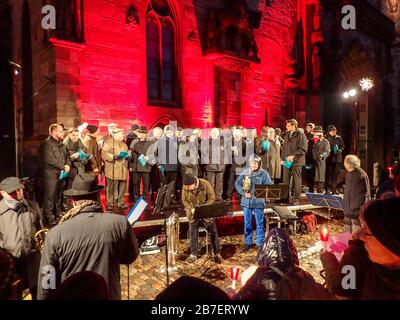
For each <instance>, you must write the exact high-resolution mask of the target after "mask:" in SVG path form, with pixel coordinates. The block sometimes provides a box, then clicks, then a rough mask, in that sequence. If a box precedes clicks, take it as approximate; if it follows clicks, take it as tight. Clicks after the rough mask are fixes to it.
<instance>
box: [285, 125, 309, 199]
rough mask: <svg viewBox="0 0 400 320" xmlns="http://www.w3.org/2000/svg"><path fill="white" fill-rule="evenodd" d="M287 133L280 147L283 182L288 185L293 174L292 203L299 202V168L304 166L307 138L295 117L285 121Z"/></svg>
mask: <svg viewBox="0 0 400 320" xmlns="http://www.w3.org/2000/svg"><path fill="white" fill-rule="evenodd" d="M286 129H287V133H286V135H285V138H284V139H285V141H284V143H283V147H282V159H283V162H282V164H283V183H284V184H286V185H290V178H291V176H293V187H294V202H293V204H294V205H299V204H300V195H301V185H302V183H301V170H302V167H303V166H305V164H306V160H305V155H306V152H307V150H308V140H307V138H306V136H305V134H304V133H301V132H300V131H299V129H298V124H297V121H296V120H295V119H290V120H287V121H286Z"/></svg>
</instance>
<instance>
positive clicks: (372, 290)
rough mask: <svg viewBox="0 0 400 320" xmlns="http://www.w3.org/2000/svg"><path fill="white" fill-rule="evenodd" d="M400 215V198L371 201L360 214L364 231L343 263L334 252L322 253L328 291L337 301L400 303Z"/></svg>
mask: <svg viewBox="0 0 400 320" xmlns="http://www.w3.org/2000/svg"><path fill="white" fill-rule="evenodd" d="M399 212H400V199H399V198H392V199H387V200H373V201H370V202H369V203H367V204H366V205H365V206H364V207H363V208H362V212H361V214H360V220H361V225H362V229H360V230H359V231H358V232H357V233H356V234H354V235H353V238H354V239H353V240H351V241H350V242H349V247H348V248H347V249H346V251H345V252H344V255H343V257H342V258H341V260H340V261H337V259H336V257H335V255H334V254H333V253H331V252H322V253H321V256H320V257H321V261H322V265H323V267H324V270H325V275H326V277H325V278H326V284H327V288H328V289H329V291H330V292H332V293H333V294H334V295H335V296H336V298H338V299H354V300H400V232H399V230H400V215H399ZM349 266H351V267H352V269H349ZM345 268H346V269H345ZM343 270H347V271H346V272H343ZM349 270H350V271H349ZM349 272H352V274H349ZM350 275H352V277H350ZM343 283H345V284H347V286H345V287H344V286H343Z"/></svg>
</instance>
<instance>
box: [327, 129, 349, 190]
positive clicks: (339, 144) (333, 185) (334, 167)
mask: <svg viewBox="0 0 400 320" xmlns="http://www.w3.org/2000/svg"><path fill="white" fill-rule="evenodd" d="M325 138H326V139H327V140H328V142H329V144H330V147H331V153H330V154H329V157H328V158H327V159H326V178H325V190H327V191H328V190H330V192H331V193H333V194H337V193H338V190H337V185H338V182H339V181H338V180H339V177H340V173H341V171H342V170H343V165H342V152H343V150H344V147H345V145H344V142H343V139H342V137H341V136H339V135H338V134H337V130H336V128H335V126H333V125H330V126H328V133H327V134H326V135H325Z"/></svg>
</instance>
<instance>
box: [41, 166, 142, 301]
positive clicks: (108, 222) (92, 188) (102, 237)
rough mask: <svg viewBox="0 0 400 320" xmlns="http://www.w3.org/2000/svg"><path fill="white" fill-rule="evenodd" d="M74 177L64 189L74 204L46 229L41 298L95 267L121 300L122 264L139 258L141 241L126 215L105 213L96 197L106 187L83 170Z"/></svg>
mask: <svg viewBox="0 0 400 320" xmlns="http://www.w3.org/2000/svg"><path fill="white" fill-rule="evenodd" d="M75 180H76V181H75ZM75 180H74V182H73V187H72V188H71V189H70V190H67V191H65V195H66V196H69V197H72V198H73V203H74V208H72V209H71V210H69V211H68V212H67V213H66V214H65V215H64V217H63V218H62V220H61V221H60V222H59V224H58V225H57V226H55V227H54V228H52V229H51V230H50V231H49V232H48V233H47V236H46V240H45V242H44V248H43V252H42V258H41V261H40V270H41V272H40V273H39V279H38V286H39V288H38V298H39V299H40V300H46V299H49V298H50V296H51V294H52V292H54V291H55V289H56V288H57V287H58V286H59V285H60V284H61V283H62V282H63V281H64V280H65V279H67V278H68V277H69V276H70V275H72V274H75V273H77V272H80V271H93V272H96V273H98V274H99V275H101V276H102V277H103V278H104V279H105V280H106V283H107V287H108V290H109V297H110V299H112V300H120V299H121V285H120V265H121V264H125V265H126V264H131V263H132V262H134V261H135V260H136V258H137V257H138V255H139V245H138V241H137V239H136V237H135V235H134V233H133V231H132V226H131V225H130V223H129V222H128V220H127V218H126V217H125V216H122V215H117V214H106V213H103V208H102V206H101V204H100V203H99V202H98V201H97V200H96V199H98V192H99V191H100V190H102V188H103V187H102V186H98V185H97V184H96V181H95V180H94V177H93V176H91V175H89V174H82V175H78V176H76V178H75Z"/></svg>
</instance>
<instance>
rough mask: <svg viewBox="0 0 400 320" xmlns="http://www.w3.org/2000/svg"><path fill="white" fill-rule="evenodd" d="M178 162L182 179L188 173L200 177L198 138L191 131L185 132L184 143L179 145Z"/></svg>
mask: <svg viewBox="0 0 400 320" xmlns="http://www.w3.org/2000/svg"><path fill="white" fill-rule="evenodd" d="M178 161H179V163H180V169H181V176H182V178H183V177H185V176H186V175H187V174H189V173H190V174H192V175H194V176H195V177H199V176H200V168H199V151H198V137H197V135H196V133H195V132H194V131H192V130H190V132H186V142H184V143H181V144H179V149H178Z"/></svg>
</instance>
